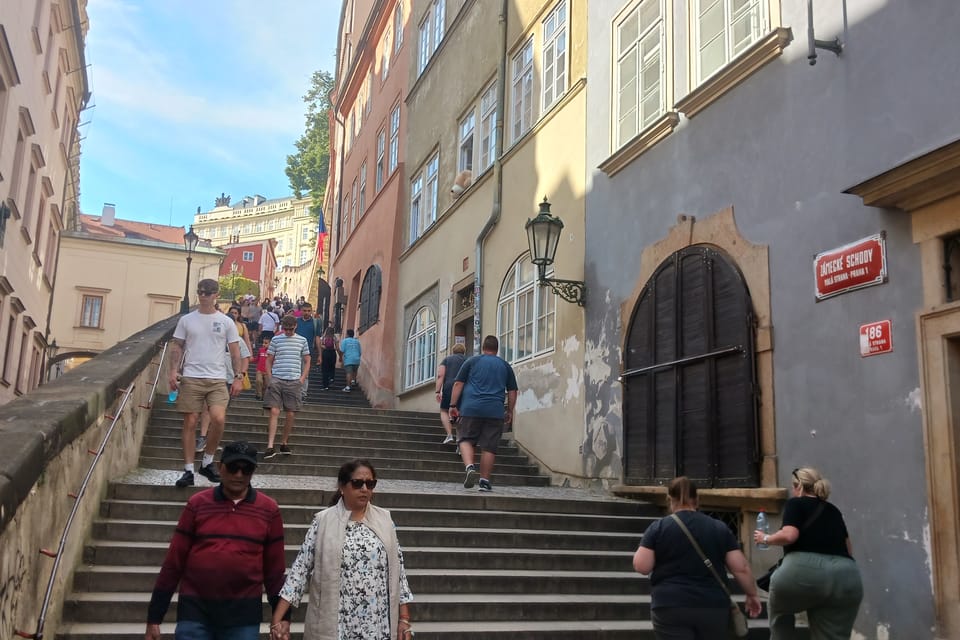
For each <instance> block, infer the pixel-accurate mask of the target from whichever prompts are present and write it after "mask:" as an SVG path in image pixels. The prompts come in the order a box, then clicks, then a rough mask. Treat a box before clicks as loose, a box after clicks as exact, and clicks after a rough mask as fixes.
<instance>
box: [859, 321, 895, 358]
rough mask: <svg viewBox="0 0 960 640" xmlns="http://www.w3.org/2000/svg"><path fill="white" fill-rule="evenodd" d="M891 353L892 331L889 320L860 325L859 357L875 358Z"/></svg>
mask: <svg viewBox="0 0 960 640" xmlns="http://www.w3.org/2000/svg"><path fill="white" fill-rule="evenodd" d="M891 351H893V330H892V329H891V327H890V321H889V320H881V321H880V322H871V323H870V324H863V325H860V355H861V357H864V358H866V357H867V356H875V355H878V354H881V353H890V352H891Z"/></svg>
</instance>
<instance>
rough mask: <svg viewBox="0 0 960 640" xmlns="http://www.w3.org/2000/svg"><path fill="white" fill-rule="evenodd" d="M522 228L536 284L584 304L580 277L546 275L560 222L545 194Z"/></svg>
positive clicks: (558, 238)
mask: <svg viewBox="0 0 960 640" xmlns="http://www.w3.org/2000/svg"><path fill="white" fill-rule="evenodd" d="M525 228H526V230H527V244H528V245H529V246H530V260H531V261H532V262H533V264H535V265H536V266H537V275H538V276H539V277H538V281H539V283H540V285H541V286H543V285H548V286H549V287H550V288H551V289H552V290H553V292H554V293H555V294H557V295H559V296H560V297H561V298H563V299H564V300H566V301H567V302H575V303H577V304H578V305H579V306H581V307H582V306H584V304H586V301H587V300H586V298H587V285H586V284H585V283H584V282H583V281H582V280H561V279H560V278H548V277H547V267H549V266H550V265H552V264H553V259H554V257H555V256H556V255H557V244H558V243H559V242H560V232H561V231H562V230H563V221H562V220H561V219H560V218H558V217H557V216H553V215H550V203H549V202H547V197H546V196H544V197H543V202H541V203H540V212H539V213H538V214H537V217H536V218H533V219H532V220H530V219H528V220H527V224H526V225H525Z"/></svg>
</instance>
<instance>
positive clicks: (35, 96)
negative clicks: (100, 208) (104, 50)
mask: <svg viewBox="0 0 960 640" xmlns="http://www.w3.org/2000/svg"><path fill="white" fill-rule="evenodd" d="M86 6H87V2H86V0H62V1H60V2H51V1H50V0H35V1H33V2H3V9H2V12H0V404H3V403H6V402H8V401H10V400H11V399H13V398H14V397H15V396H18V395H21V394H23V393H26V392H27V391H29V390H31V389H33V388H34V387H36V386H37V385H38V384H39V383H40V381H41V380H42V371H43V369H44V366H45V364H44V363H45V360H46V358H47V355H48V349H47V343H48V341H49V339H50V338H49V321H48V310H49V308H50V298H51V296H52V295H53V291H54V287H55V284H56V272H57V244H58V238H59V236H60V233H61V231H62V230H63V229H65V228H70V227H71V225H72V224H73V220H74V218H75V216H76V213H77V198H78V192H79V180H80V175H79V167H80V143H79V139H78V133H77V123H78V122H79V119H80V112H81V111H82V110H83V109H84V108H85V107H86V105H87V101H88V100H89V97H90V88H89V83H88V80H87V72H86V68H87V63H86V59H85V57H84V37H85V36H86V32H87V25H88V21H87V12H86Z"/></svg>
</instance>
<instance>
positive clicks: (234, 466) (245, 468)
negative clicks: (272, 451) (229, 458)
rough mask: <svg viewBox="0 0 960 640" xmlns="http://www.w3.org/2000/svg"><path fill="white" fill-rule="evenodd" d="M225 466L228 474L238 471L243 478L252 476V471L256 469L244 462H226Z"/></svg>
mask: <svg viewBox="0 0 960 640" xmlns="http://www.w3.org/2000/svg"><path fill="white" fill-rule="evenodd" d="M225 466H226V467H227V471H229V472H230V473H236V472H237V471H239V472H240V473H242V474H243V475H245V476H250V475H253V470H254V469H255V468H256V467H254V466H253V465H252V464H250V463H245V462H228V463H227V464H226V465H225Z"/></svg>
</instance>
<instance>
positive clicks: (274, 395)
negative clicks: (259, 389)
mask: <svg viewBox="0 0 960 640" xmlns="http://www.w3.org/2000/svg"><path fill="white" fill-rule="evenodd" d="M302 388H303V385H302V384H300V380H299V379H298V380H280V379H278V378H270V384H268V385H267V388H266V390H265V391H264V392H263V406H264V408H269V409H283V410H284V411H300V408H301V407H302V406H303V400H302V399H301V396H300V392H301V389H302Z"/></svg>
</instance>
